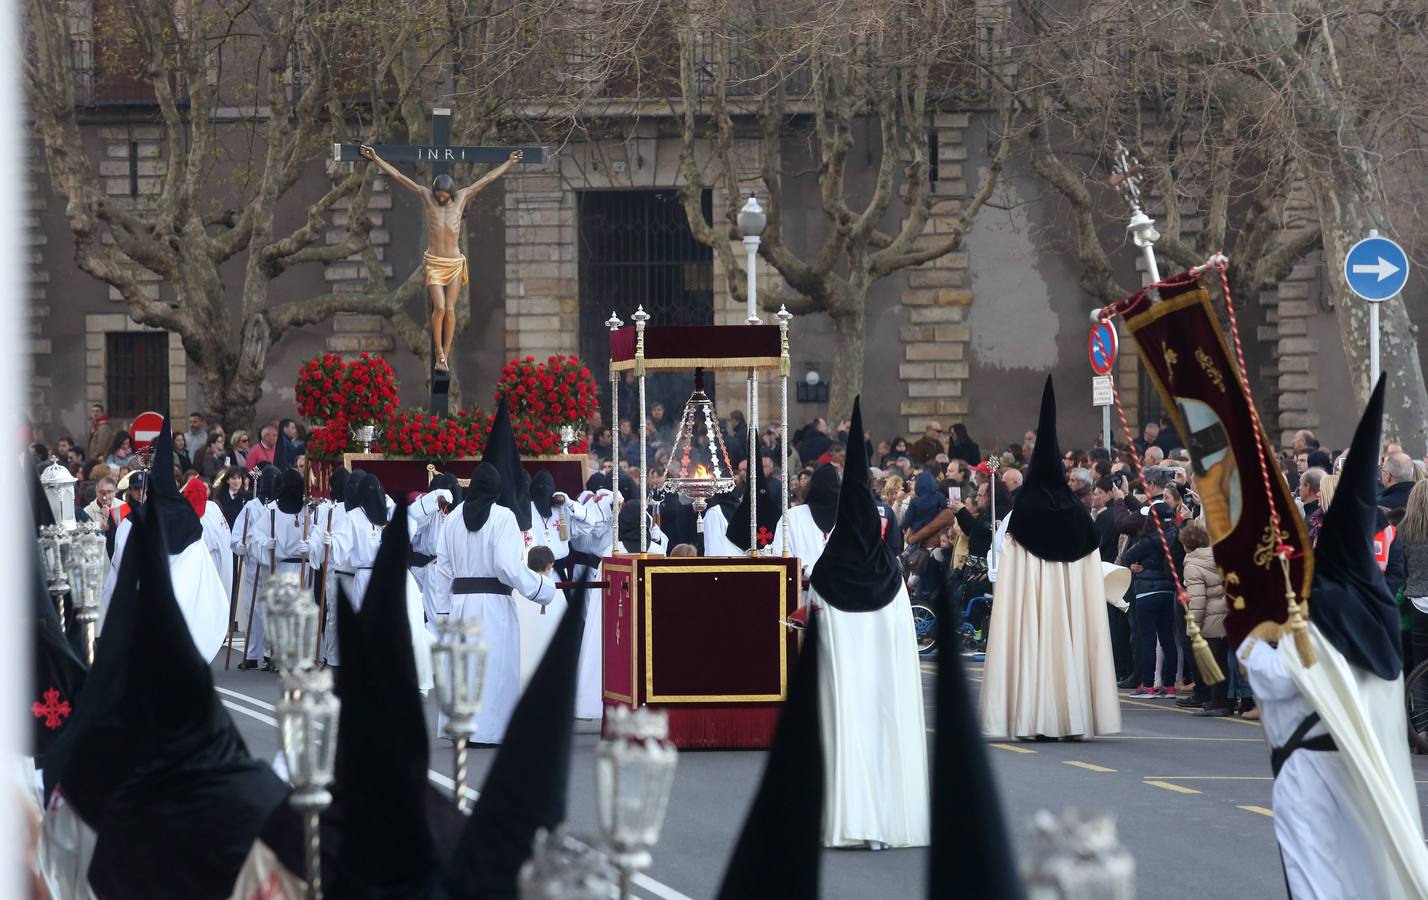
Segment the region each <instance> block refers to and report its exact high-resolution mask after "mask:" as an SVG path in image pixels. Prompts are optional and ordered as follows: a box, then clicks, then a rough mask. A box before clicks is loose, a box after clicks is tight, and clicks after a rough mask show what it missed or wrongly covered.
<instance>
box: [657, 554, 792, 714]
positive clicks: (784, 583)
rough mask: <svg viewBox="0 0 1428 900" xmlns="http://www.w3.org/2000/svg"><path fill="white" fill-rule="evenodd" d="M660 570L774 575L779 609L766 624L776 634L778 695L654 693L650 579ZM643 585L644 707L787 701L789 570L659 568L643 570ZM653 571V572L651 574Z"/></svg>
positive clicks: (769, 567) (764, 567) (781, 567)
mask: <svg viewBox="0 0 1428 900" xmlns="http://www.w3.org/2000/svg"><path fill="white" fill-rule="evenodd" d="M661 569H662V570H663V574H690V573H698V572H704V573H715V572H740V573H747V572H770V573H777V574H778V576H779V580H778V608H777V611H776V613H777V614H776V616H775V617H774V619H773V620H772V621H771V622H770V623H769V628H770V630H776V631H777V632H778V670H779V671H778V681H779V692H778V693H777V694H694V695H686V694H657V693H655V689H654V579H653V578H651V577H649V576H650V575H652V574H654V573H655V572H656V571H660V570H661ZM644 570H645V571H644V572H643V573H642V574H643V576H644V582H645V591H644V594H645V603H644V610H645V627H644V635H645V692H644V699H645V702H646V703H770V702H777V701H781V700H784V699H786V698H787V697H788V641H787V639H786V635H785V633H784V626H783V624H782V620H783V618H784V607H785V606H786V605H787V603H788V571H789V570H788V567H787V566H786V565H772V564H770V565H761V566H717V565H708V566H668V567H661V566H658V565H654V566H651V565H646V566H644ZM651 570H654V571H651Z"/></svg>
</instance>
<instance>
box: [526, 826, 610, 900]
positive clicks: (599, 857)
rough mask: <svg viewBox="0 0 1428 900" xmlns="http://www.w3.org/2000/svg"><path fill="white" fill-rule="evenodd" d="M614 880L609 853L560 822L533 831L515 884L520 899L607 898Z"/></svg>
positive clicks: (574, 899)
mask: <svg viewBox="0 0 1428 900" xmlns="http://www.w3.org/2000/svg"><path fill="white" fill-rule="evenodd" d="M618 882H619V874H618V873H617V872H616V871H615V867H614V866H613V865H612V864H611V863H610V859H609V857H607V856H606V855H605V854H604V853H602V852H601V851H600V850H598V849H596V848H595V847H593V846H592V845H591V842H590V841H586V840H581V839H580V838H577V837H574V836H573V835H571V834H570V833H569V832H568V831H566V829H565V826H564V825H561V826H558V827H557V828H556V829H555V831H553V832H549V831H546V830H545V829H544V828H541V829H539V830H537V831H536V836H535V842H534V844H533V845H532V848H531V858H530V859H529V860H527V861H526V864H525V865H523V866H521V873H520V877H519V879H518V880H517V882H516V888H517V890H518V892H519V894H520V897H521V900H609V898H610V897H612V896H614V895H615V893H616V891H617V889H618V888H617V884H618Z"/></svg>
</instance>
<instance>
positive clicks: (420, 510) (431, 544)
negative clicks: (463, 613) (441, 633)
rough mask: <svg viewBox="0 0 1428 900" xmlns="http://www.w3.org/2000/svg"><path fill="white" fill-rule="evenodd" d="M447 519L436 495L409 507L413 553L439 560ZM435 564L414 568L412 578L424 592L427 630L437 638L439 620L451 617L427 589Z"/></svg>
mask: <svg viewBox="0 0 1428 900" xmlns="http://www.w3.org/2000/svg"><path fill="white" fill-rule="evenodd" d="M444 521H445V517H444V516H442V514H441V507H440V505H439V504H438V503H437V498H436V496H435V495H434V494H423V495H422V496H421V497H419V498H417V499H416V500H415V501H414V502H413V503H412V504H411V505H410V506H408V507H407V531H408V533H409V534H410V535H411V541H412V550H413V551H414V552H416V553H421V554H424V555H426V556H436V542H437V538H438V537H439V536H440V535H441V525H442V523H443V522H444ZM434 563H435V560H432V562H429V563H427V564H426V565H424V566H417V565H413V566H412V577H413V578H415V579H416V583H417V586H418V587H420V588H421V592H422V611H423V612H424V613H425V615H426V630H427V631H429V632H430V633H431V636H432V637H433V638H435V637H436V623H437V617H438V616H443V615H446V614H447V613H449V612H450V611H451V610H449V609H437V608H436V607H435V606H433V605H432V602H431V592H430V591H428V590H427V589H426V582H427V579H428V578H429V577H430V576H431V567H432V565H433V564H434Z"/></svg>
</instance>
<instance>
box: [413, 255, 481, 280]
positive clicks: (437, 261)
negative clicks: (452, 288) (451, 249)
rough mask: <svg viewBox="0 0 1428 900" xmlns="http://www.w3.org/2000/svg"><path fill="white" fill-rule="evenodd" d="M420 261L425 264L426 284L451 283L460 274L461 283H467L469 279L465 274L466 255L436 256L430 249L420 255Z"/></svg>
mask: <svg viewBox="0 0 1428 900" xmlns="http://www.w3.org/2000/svg"><path fill="white" fill-rule="evenodd" d="M421 258H422V262H424V263H425V264H426V283H427V284H441V285H446V284H451V282H453V281H455V280H456V277H457V276H458V275H459V276H461V283H462V284H467V283H468V282H469V281H470V280H471V279H470V278H469V277H468V276H467V274H466V257H464V256H454V257H453V256H436V255H434V254H432V252H431V251H429V250H428V251H427V252H426V253H423V254H422V255H421Z"/></svg>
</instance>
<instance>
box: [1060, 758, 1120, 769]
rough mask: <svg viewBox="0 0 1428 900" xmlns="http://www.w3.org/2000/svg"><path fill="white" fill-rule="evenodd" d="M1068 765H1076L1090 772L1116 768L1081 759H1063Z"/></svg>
mask: <svg viewBox="0 0 1428 900" xmlns="http://www.w3.org/2000/svg"><path fill="white" fill-rule="evenodd" d="M1061 761H1062V762H1063V763H1065V764H1066V765H1068V766H1075V767H1076V768H1078V769H1085V770H1086V771H1088V772H1114V771H1115V769H1108V768H1106V767H1105V766H1098V765H1096V764H1095V763H1088V762H1081V761H1080V760H1079V759H1063V760H1061Z"/></svg>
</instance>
